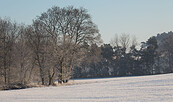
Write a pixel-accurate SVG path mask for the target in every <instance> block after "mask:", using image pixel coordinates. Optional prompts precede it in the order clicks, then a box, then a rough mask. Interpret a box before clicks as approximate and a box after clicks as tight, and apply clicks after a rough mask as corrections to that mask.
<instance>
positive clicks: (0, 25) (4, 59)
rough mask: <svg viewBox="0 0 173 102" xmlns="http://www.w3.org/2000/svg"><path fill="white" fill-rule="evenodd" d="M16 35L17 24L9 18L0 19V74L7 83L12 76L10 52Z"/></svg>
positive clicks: (6, 83)
mask: <svg viewBox="0 0 173 102" xmlns="http://www.w3.org/2000/svg"><path fill="white" fill-rule="evenodd" d="M16 37H17V25H16V24H15V23H11V21H10V20H8V19H5V20H2V19H0V38H1V39H0V40H1V41H0V42H1V43H0V44H1V45H0V49H1V50H0V51H1V52H0V58H1V70H2V71H1V74H2V76H3V78H4V84H5V85H7V86H8V85H9V84H10V83H11V82H10V81H11V80H10V79H11V78H12V77H13V76H12V71H11V70H12V62H13V59H12V53H13V46H14V44H15V40H16Z"/></svg>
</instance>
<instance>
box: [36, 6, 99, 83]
mask: <svg viewBox="0 0 173 102" xmlns="http://www.w3.org/2000/svg"><path fill="white" fill-rule="evenodd" d="M34 22H39V24H40V26H39V27H41V28H40V29H45V30H46V34H48V35H50V36H51V37H52V41H53V43H54V44H53V45H54V55H56V59H57V60H56V61H57V65H58V66H57V69H58V72H59V73H58V75H59V76H58V77H59V82H60V83H62V82H63V81H65V80H68V79H69V78H70V77H71V70H72V67H73V66H74V63H75V62H74V61H75V60H74V59H75V57H77V56H78V55H79V54H80V53H81V50H82V46H83V44H85V43H88V44H92V43H94V42H96V41H99V40H100V34H99V31H98V29H97V27H96V25H95V24H94V23H93V22H92V20H91V17H90V15H89V14H88V13H87V10H86V9H83V8H80V9H77V8H74V7H66V8H59V7H52V8H51V9H48V11H47V12H45V13H42V14H41V16H39V17H38V18H37V19H36V20H35V21H34Z"/></svg>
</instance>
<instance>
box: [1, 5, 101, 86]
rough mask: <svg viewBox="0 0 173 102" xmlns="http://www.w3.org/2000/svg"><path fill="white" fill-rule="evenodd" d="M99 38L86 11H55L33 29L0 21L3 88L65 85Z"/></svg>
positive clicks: (73, 9) (36, 22)
mask: <svg viewBox="0 0 173 102" xmlns="http://www.w3.org/2000/svg"><path fill="white" fill-rule="evenodd" d="M100 37H101V36H100V34H99V30H98V28H97V26H96V25H95V24H94V23H93V22H92V19H91V16H90V15H89V14H88V12H87V10H86V9H84V8H74V7H72V6H70V7H64V8H60V7H52V8H50V9H48V10H47V11H46V12H44V13H42V14H41V15H40V16H37V18H36V19H34V20H33V23H32V24H31V25H24V24H17V23H14V22H12V21H11V20H9V19H0V86H5V87H6V88H10V87H14V86H15V85H18V86H25V85H27V84H29V83H31V82H38V83H40V84H41V85H53V84H54V82H55V80H57V81H58V83H66V82H68V80H69V79H70V78H71V76H72V74H73V73H72V70H73V68H74V66H80V63H81V61H82V60H83V59H84V58H85V55H86V53H88V51H89V49H88V46H90V45H92V44H94V43H95V44H99V43H100V42H101V38H100Z"/></svg>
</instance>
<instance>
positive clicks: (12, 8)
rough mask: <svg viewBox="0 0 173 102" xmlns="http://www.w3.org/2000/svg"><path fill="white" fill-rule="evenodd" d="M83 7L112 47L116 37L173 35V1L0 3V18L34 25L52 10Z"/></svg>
mask: <svg viewBox="0 0 173 102" xmlns="http://www.w3.org/2000/svg"><path fill="white" fill-rule="evenodd" d="M69 5H73V6H75V7H84V8H86V9H88V12H89V14H91V16H92V19H93V22H94V23H95V24H97V25H98V28H99V30H100V33H101V35H102V39H103V40H104V42H105V43H109V42H110V40H111V39H112V38H113V37H114V35H115V34H121V33H127V34H130V35H135V36H136V37H137V39H138V41H139V42H141V41H146V40H147V39H148V38H149V37H151V36H153V35H156V34H157V33H162V32H168V31H173V0H0V17H1V18H4V17H10V18H11V19H12V20H15V21H17V22H19V23H21V22H23V23H25V24H31V23H32V19H34V18H36V16H39V15H40V14H41V13H42V12H45V11H46V10H47V9H48V8H51V7H52V6H60V7H65V6H69Z"/></svg>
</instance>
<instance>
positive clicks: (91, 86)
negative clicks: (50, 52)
mask: <svg viewBox="0 0 173 102" xmlns="http://www.w3.org/2000/svg"><path fill="white" fill-rule="evenodd" d="M98 101H99V102H100V101H101V102H107V101H108V102H135V101H137V102H159V101H160V102H173V74H165V75H155V76H142V77H121V78H104V79H85V80H84V79H83V80H82V79H81V80H75V81H74V82H73V85H69V86H59V87H42V88H29V89H23V90H10V91H0V102H98Z"/></svg>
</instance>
